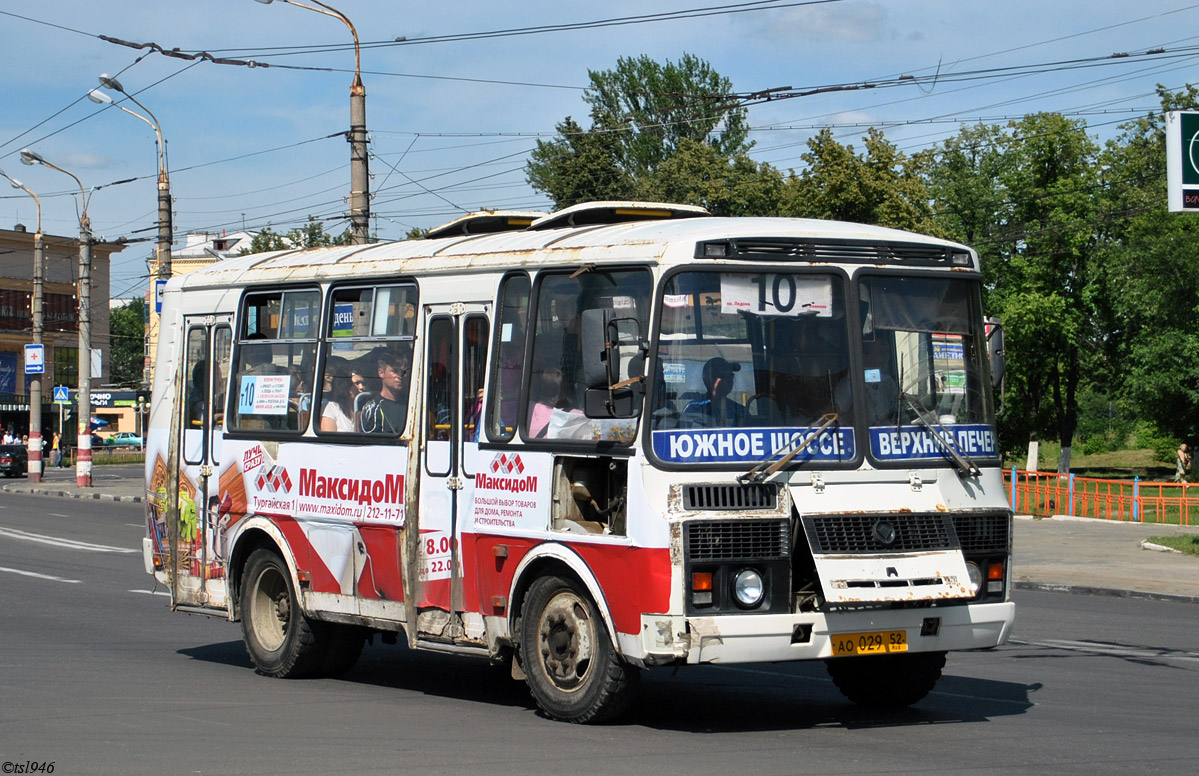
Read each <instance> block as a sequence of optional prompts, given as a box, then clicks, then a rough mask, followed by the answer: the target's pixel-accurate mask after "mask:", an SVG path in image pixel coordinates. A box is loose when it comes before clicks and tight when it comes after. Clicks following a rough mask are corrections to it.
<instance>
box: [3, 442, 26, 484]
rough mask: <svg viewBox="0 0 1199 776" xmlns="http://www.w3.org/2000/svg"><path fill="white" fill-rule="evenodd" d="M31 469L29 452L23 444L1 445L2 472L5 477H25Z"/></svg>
mask: <svg viewBox="0 0 1199 776" xmlns="http://www.w3.org/2000/svg"><path fill="white" fill-rule="evenodd" d="M28 471H29V453H28V452H26V450H25V448H24V447H22V446H21V445H0V472H4V476H5V477H24V476H25V474H26V473H27V472H28Z"/></svg>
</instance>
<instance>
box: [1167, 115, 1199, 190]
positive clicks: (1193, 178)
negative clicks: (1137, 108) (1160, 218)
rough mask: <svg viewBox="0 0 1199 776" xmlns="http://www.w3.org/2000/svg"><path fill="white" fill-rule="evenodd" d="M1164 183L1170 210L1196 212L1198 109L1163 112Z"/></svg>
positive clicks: (1198, 167)
mask: <svg viewBox="0 0 1199 776" xmlns="http://www.w3.org/2000/svg"><path fill="white" fill-rule="evenodd" d="M1166 185H1167V186H1168V188H1169V197H1168V200H1169V205H1170V211H1171V212H1174V213H1199V111H1183V110H1176V111H1170V112H1169V113H1167V114H1166Z"/></svg>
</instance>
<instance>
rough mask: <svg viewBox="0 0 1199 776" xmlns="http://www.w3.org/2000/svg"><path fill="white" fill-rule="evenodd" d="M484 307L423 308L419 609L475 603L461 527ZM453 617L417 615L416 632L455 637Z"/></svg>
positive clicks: (469, 486)
mask: <svg viewBox="0 0 1199 776" xmlns="http://www.w3.org/2000/svg"><path fill="white" fill-rule="evenodd" d="M488 312H489V306H488V305H486V304H483V303H470V304H463V303H455V304H451V305H428V306H426V307H425V315H426V320H425V331H426V332H427V334H426V337H425V348H426V350H425V358H424V365H423V367H422V368H423V372H424V373H423V375H422V379H421V380H420V382H419V385H421V387H422V390H421V396H422V400H421V420H420V434H421V445H422V450H421V467H422V471H421V478H420V497H419V498H420V500H419V508H418V519H417V524H418V526H419V529H420V579H421V583H422V584H421V594H420V596H419V598H418V606H419V607H423V608H425V609H436V610H441V611H444V612H455V613H461V612H463V611H465V610H466V609H467V605H468V604H472V603H477V602H473V601H466V600H465V599H464V593H463V581H462V569H463V568H464V566H463V560H462V531H463V526H464V524H465V523H466V522H467V519H468V518H469V515H470V510H471V504H472V500H473V495H474V474H475V471H476V470H477V466H476V459H477V458H478V451H479V442H478V439H479V437H478V434H479V431H480V430H481V429H480V423H481V419H480V415H481V410H482V399H483V377H484V374H485V369H486V362H487V342H488V335H489V332H490V324H489V322H488ZM471 608H472V609H477V606H471ZM453 620H454V618H445V617H439V616H434V617H421V618H420V619H419V620H418V626H417V630H418V631H420V632H422V633H424V634H425V635H428V636H432V637H452V638H455V639H457V638H460V636H461V631H460V630H459V629H458V628H453V627H450V628H447V625H448V623H450V622H451V621H453ZM458 622H459V624H461V621H460V620H458ZM480 622H481V621H480ZM467 630H468V633H467V635H468V636H470V635H472V634H470V633H469V630H470V629H469V628H468V629H467ZM480 635H481V634H480Z"/></svg>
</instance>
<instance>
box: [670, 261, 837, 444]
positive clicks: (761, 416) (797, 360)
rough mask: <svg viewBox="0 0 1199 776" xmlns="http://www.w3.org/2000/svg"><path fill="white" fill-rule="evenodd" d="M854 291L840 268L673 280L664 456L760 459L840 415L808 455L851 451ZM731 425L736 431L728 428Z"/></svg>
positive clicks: (682, 275)
mask: <svg viewBox="0 0 1199 776" xmlns="http://www.w3.org/2000/svg"><path fill="white" fill-rule="evenodd" d="M845 298H846V294H845V280H844V277H843V276H842V275H839V274H833V273H812V272H780V273H731V272H717V271H700V272H681V273H679V274H676V275H674V276H672V277H671V278H670V279H669V280H668V281H667V282H666V284H665V288H664V293H663V297H662V299H661V308H662V318H661V324H660V332H659V336H658V350H657V359H656V362H655V363H656V370H655V374H654V388H653V399H652V401H653V405H652V411H651V414H652V426H651V428H652V430H653V446H654V452H655V455H657V456H658V457H659V458H660V459H662V460H664V461H671V462H680V463H683V462H690V463H717V462H730V463H732V462H748V461H756V460H760V459H761V458H763V457H764V456H766V455H770V454H771V453H773V452H774V451H775V450H778V449H780V448H781V447H783V446H785V445H786V444H787V443H789V442H790V441H791V440H792V439H794V438H795V437H796V436H797V435H799V434H801V433H803V432H804V431H805V430H806V429H808V428H811V427H812V426H814V425H816V424H817V423H818V422H820V421H821V420H822V419H824V418H828V416H830V415H835V416H836V417H835V424H834V425H833V427H831V428H830V429H829V430H828V431H827V432H826V433H825V434H824V435H823V436H822V437H821V440H820V442H819V443H818V444H815V445H812V446H810V448H809V449H808V450H806V451H805V452H804V454H803V455H802V456H801V457H800V460H807V459H811V458H817V459H828V460H850V459H853V458H854V455H855V454H854V444H853V423H854V391H853V389H852V386H851V384H850V380H849V374H850V369H849V326H848V321H847V317H846V316H847V310H846V303H845ZM854 317H855V318H856V316H854ZM728 429H738V431H737V432H736V433H731V434H730V433H719V432H720V431H722V430H728ZM713 432H716V433H713Z"/></svg>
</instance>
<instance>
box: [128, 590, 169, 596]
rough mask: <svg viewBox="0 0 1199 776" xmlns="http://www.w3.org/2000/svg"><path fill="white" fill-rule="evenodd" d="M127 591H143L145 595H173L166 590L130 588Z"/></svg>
mask: <svg viewBox="0 0 1199 776" xmlns="http://www.w3.org/2000/svg"><path fill="white" fill-rule="evenodd" d="M127 592H130V593H142V594H144V595H165V596H166V597H167V598H170V597H171V594H170V593H168V592H167V591H166V590H129V591H127Z"/></svg>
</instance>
